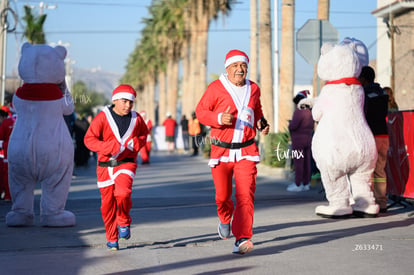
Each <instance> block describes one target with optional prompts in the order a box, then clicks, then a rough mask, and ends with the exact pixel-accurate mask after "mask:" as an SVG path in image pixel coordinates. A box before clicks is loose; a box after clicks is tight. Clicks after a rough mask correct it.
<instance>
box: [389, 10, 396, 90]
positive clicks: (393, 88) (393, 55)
mask: <svg viewBox="0 0 414 275" xmlns="http://www.w3.org/2000/svg"><path fill="white" fill-rule="evenodd" d="M389 21H390V25H391V26H390V27H389V33H390V42H391V79H390V84H391V85H390V86H391V89H392V90H393V91H395V54H394V33H395V28H394V14H393V13H392V12H391V13H390V19H389Z"/></svg>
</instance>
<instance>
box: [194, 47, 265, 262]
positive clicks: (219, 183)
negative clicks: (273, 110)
mask: <svg viewBox="0 0 414 275" xmlns="http://www.w3.org/2000/svg"><path fill="white" fill-rule="evenodd" d="M248 63H249V58H248V57H247V55H246V54H245V53H244V52H242V51H239V50H231V51H230V52H229V53H228V54H227V55H226V59H225V68H226V74H222V75H221V76H220V78H219V79H217V80H215V81H213V82H212V83H211V84H210V85H209V86H208V87H207V90H206V91H205V93H204V95H203V97H202V98H201V100H200V102H199V103H198V105H197V107H196V115H197V118H198V119H199V120H200V122H201V123H202V124H204V125H208V126H211V132H210V136H211V153H210V157H211V159H210V162H209V166H210V167H211V173H212V176H213V181H214V186H215V188H216V204H217V213H218V217H219V220H220V222H219V225H218V234H219V236H220V238H222V239H226V238H228V237H230V232H233V235H234V237H235V238H236V242H235V244H234V248H233V253H238V254H244V253H247V252H249V251H251V250H252V249H253V243H252V242H251V240H250V239H251V237H252V235H253V213H254V193H255V190H256V176H257V168H256V164H257V163H258V162H259V160H260V158H259V150H258V148H257V146H256V144H255V142H254V138H255V136H256V129H260V130H261V131H262V133H263V134H265V135H266V134H267V133H268V132H269V126H268V125H266V124H267V123H265V122H264V121H265V120H264V118H263V113H262V106H261V103H260V88H259V86H258V85H257V84H256V83H254V82H251V81H249V80H247V79H246V75H247V66H248ZM261 121H262V122H263V123H261ZM233 176H234V179H235V185H236V194H235V198H236V206H234V203H233V201H232V199H231V196H232V182H233ZM230 224H231V228H230Z"/></svg>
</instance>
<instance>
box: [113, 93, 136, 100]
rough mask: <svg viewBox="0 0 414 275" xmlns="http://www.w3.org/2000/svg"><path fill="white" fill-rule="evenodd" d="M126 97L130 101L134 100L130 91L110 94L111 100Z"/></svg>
mask: <svg viewBox="0 0 414 275" xmlns="http://www.w3.org/2000/svg"><path fill="white" fill-rule="evenodd" d="M121 98H123V99H128V100H131V101H134V100H135V96H134V95H133V94H131V93H116V94H114V95H113V96H112V100H117V99H121Z"/></svg>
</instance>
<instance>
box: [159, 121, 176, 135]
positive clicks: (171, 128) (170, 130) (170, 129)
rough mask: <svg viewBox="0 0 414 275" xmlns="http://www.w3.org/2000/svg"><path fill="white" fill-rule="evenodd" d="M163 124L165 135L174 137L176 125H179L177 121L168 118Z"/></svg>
mask: <svg viewBox="0 0 414 275" xmlns="http://www.w3.org/2000/svg"><path fill="white" fill-rule="evenodd" d="M162 125H164V126H165V135H166V136H167V137H173V136H174V135H175V126H177V122H175V120H174V119H172V118H167V119H166V120H164V123H163V124H162Z"/></svg>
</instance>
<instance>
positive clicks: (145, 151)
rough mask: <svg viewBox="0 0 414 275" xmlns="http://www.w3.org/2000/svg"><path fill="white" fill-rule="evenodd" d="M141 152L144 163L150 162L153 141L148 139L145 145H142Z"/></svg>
mask: <svg viewBox="0 0 414 275" xmlns="http://www.w3.org/2000/svg"><path fill="white" fill-rule="evenodd" d="M139 152H140V154H141V159H142V163H149V161H150V154H151V141H147V143H146V144H145V146H142V148H141V150H140V151H139Z"/></svg>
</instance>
